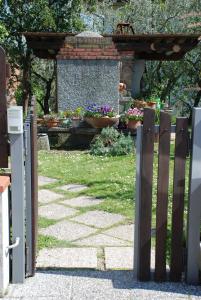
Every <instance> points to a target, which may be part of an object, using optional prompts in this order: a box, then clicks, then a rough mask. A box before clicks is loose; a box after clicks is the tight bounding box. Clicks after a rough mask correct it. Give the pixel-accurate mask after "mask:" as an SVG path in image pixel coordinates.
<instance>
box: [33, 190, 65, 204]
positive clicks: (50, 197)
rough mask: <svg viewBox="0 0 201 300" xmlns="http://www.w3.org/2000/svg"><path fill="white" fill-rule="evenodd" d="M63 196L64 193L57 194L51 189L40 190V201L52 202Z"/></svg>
mask: <svg viewBox="0 0 201 300" xmlns="http://www.w3.org/2000/svg"><path fill="white" fill-rule="evenodd" d="M61 198H63V195H61V194H57V193H55V192H52V191H49V190H39V191H38V201H39V202H40V203H44V204H45V203H50V202H52V201H55V200H58V199H61Z"/></svg>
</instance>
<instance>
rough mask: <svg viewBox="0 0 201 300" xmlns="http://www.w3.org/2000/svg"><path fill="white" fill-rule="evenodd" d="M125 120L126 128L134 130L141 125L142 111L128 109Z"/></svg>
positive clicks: (135, 108)
mask: <svg viewBox="0 0 201 300" xmlns="http://www.w3.org/2000/svg"><path fill="white" fill-rule="evenodd" d="M125 118H126V120H127V126H128V128H129V129H136V128H137V127H138V126H140V125H141V122H142V120H143V111H142V110H140V109H138V108H137V107H134V108H129V109H128V110H127V112H126V113H125Z"/></svg>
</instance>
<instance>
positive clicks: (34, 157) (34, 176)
mask: <svg viewBox="0 0 201 300" xmlns="http://www.w3.org/2000/svg"><path fill="white" fill-rule="evenodd" d="M31 105H32V108H31V109H32V112H31V148H32V153H31V166H32V168H31V188H32V189H31V193H32V274H31V275H32V276H33V275H34V274H35V269H36V249H37V235H38V152H37V119H36V100H35V98H34V97H33V98H32V103H31Z"/></svg>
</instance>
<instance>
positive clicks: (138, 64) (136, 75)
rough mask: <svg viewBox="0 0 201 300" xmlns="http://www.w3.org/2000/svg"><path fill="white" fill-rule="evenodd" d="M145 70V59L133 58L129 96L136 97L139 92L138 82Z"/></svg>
mask: <svg viewBox="0 0 201 300" xmlns="http://www.w3.org/2000/svg"><path fill="white" fill-rule="evenodd" d="M144 70H145V60H142V59H140V60H135V61H134V69H133V76H132V86H131V96H132V97H133V98H136V97H138V96H139V94H140V82H141V79H142V75H143V73H144Z"/></svg>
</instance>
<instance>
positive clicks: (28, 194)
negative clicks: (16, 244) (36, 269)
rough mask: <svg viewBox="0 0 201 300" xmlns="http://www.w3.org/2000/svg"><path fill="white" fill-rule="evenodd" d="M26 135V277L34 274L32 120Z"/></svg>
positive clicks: (26, 124)
mask: <svg viewBox="0 0 201 300" xmlns="http://www.w3.org/2000/svg"><path fill="white" fill-rule="evenodd" d="M24 133H25V199H26V201H25V203H26V275H27V276H31V275H33V272H32V260H33V258H32V257H33V253H32V242H33V241H32V240H33V239H32V202H31V199H32V198H31V138H30V119H27V121H26V122H25V125H24Z"/></svg>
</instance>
